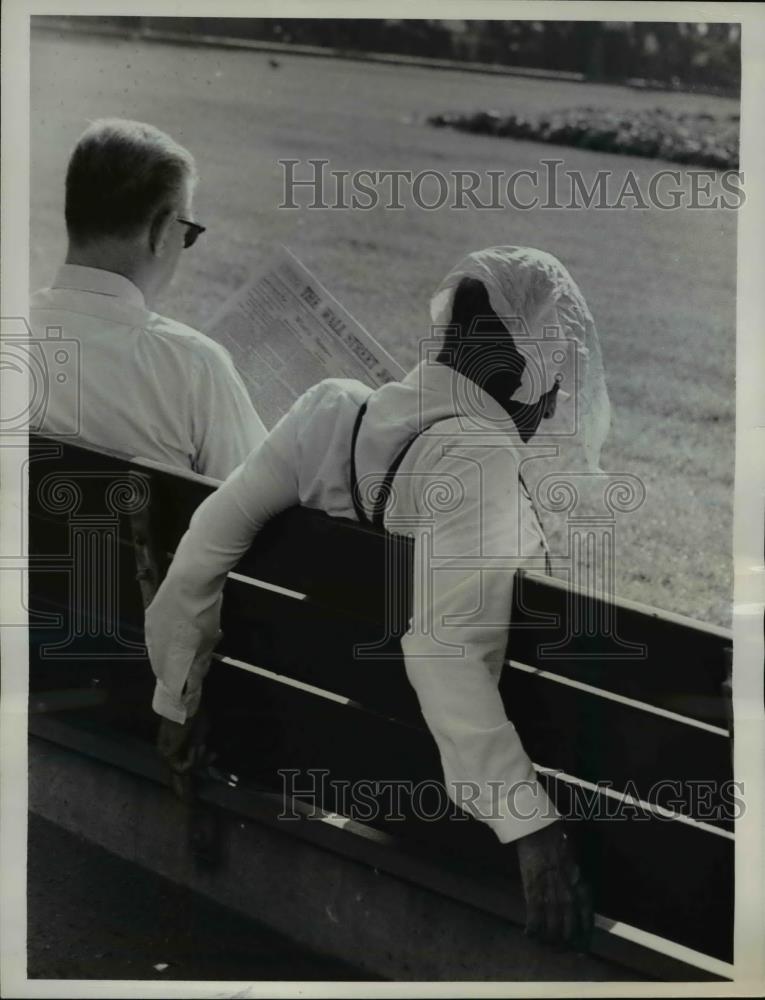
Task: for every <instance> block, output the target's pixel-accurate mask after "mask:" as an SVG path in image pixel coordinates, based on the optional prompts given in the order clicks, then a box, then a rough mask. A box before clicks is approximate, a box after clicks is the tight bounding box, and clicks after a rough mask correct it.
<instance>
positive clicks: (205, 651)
mask: <svg viewBox="0 0 765 1000" xmlns="http://www.w3.org/2000/svg"><path fill="white" fill-rule="evenodd" d="M299 402H300V401H298V403H296V404H295V407H293V409H292V410H290V412H289V413H287V414H286V415H285V417H283V418H282V420H281V421H280V422H279V423H278V424H277V425H276V427H275V428H274V429H273V431H272V432H271V434H270V435H269V436H268V437H267V439H266V440H265V441H264V442H263V443H262V444H261V445H260V446H259V447H258V448H256V449H255V450H254V451H252V452H251V453H250V454H249V456H248V457H247V459H246V460H245V461H244V462H243V463H242V464H241V465H240V466H239V467H238V468H237V469H236V470H235V471H234V472H233V473H232V474H231V476H229V478H228V479H227V480H226V482H225V483H223V484H222V485H221V486H220V487H219V489H217V490H216V491H215V492H214V493H212V494H211V495H210V496H209V497H207V499H206V500H205V501H204V502H203V503H202V504H200V506H199V507H198V508H197V509H196V511H195V512H194V514H193V516H192V518H191V521H190V522H189V527H188V529H187V531H186V533H185V534H184V536H183V538H182V539H181V541H180V543H179V545H178V549H177V551H176V553H175V556H174V558H173V561H172V563H171V565H170V569H169V570H168V573H167V576H166V577H165V579H164V580H163V582H162V585H161V586H160V588H159V590H158V591H157V594H156V596H155V597H154V600H153V601H152V602H151V604H150V605H149V607H148V609H147V611H146V645H147V648H148V651H149V659H150V661H151V666H152V669H153V671H154V674H155V676H156V678H157V683H156V687H155V692H154V699H153V702H152V707H153V709H154V711H155V712H157V713H158V714H159V715H162V716H164V717H165V718H167V719H171V720H173V721H174V722H185V721H186V719H187V718H189V717H191V716H192V715H194V713H195V712H196V710H197V708H198V707H199V701H200V697H201V691H202V681H203V678H204V675H205V674H206V672H207V670H208V668H209V664H210V659H211V657H212V653H213V650H214V648H215V646H216V645H217V643H218V641H219V639H220V637H221V632H220V611H221V603H222V592H223V585H224V583H225V581H226V576H227V574H228V572H229V571H230V570H231V569H232V568H233V567H234V566H235V565H236V563H237V562H238V561H239V559H240V558H241V557H242V556H243V555H244V553H245V552H246V551H247V549H248V548H249V547H250V545H251V544H252V541H253V539H254V537H255V535H256V534H257V533H258V532H259V531H260V529H261V528H262V527H263V526H264V525H265V523H266V522H267V521H268V520H270V519H271V518H272V517H274V516H275V515H276V514H278V513H279V512H280V511H282V510H285V509H286V508H287V507H291V506H293V505H294V504H296V503H297V502H298V480H297V472H296V448H297V444H296V436H295V424H296V421H295V408H296V407H297V406H298V404H299Z"/></svg>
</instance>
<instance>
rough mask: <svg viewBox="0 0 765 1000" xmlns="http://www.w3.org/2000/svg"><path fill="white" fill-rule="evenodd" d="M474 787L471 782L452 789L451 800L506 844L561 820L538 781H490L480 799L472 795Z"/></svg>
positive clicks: (460, 783) (529, 778) (534, 778)
mask: <svg viewBox="0 0 765 1000" xmlns="http://www.w3.org/2000/svg"><path fill="white" fill-rule="evenodd" d="M471 786H472V783H471V782H458V783H455V784H453V785H452V787H451V788H449V794H450V797H451V798H452V799H453V801H454V802H456V804H457V805H458V806H460V808H462V809H463V810H464V811H465V812H467V813H469V814H470V815H471V816H473V817H474V818H475V819H477V820H479V821H480V822H482V823H485V824H486V825H487V826H489V827H490V828H491V829H492V830H493V831H494V833H495V834H496V836H497V838H498V839H499V841H500V842H501V843H503V844H508V843H510V842H511V841H514V840H519V839H520V838H521V837H527V836H529V834H532V833H536V832H537V830H541V829H543V827H545V826H549V825H550V824H551V823H555V822H556V821H557V820H559V819H560V818H561V817H560V813H559V812H558V810H557V809H556V808H555V805H554V803H553V801H552V800H551V799H550V797H549V796H548V795H547V792H546V791H545V790H544V788H543V787H542V785H541V783H540V782H539V780H538V779H537V778H536V777H533V776H532V777H527V778H523V779H520V780H516V781H489V782H487V783H486V784H485V785H483V787H482V788H481V792H480V795H478V796H474V795H472V794H471V792H472V788H471ZM472 787H474V786H472Z"/></svg>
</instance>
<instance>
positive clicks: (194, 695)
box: [151, 681, 202, 725]
mask: <svg viewBox="0 0 765 1000" xmlns="http://www.w3.org/2000/svg"><path fill="white" fill-rule="evenodd" d="M201 697H202V689H201V687H200V688H198V689H197V690H196V691H187V692H186V693H184V694H183V695H182V696H181V697H180V698H177V697H175V696H174V695H173V694H171V693H170V691H168V690H167V688H166V687H165V685H164V684H163V683H162V681H157V683H156V684H155V686H154V697H153V698H152V702H151V707H152V710H153V711H154V712H156V713H157V715H161V716H163V718H165V719H169V720H170V721H171V722H178V723H180V724H181V725H183V723H184V722H186V721H187V720H188V719H190V718H191V717H192V716H193V715H196V712H197V709H198V708H199V702H200V700H201Z"/></svg>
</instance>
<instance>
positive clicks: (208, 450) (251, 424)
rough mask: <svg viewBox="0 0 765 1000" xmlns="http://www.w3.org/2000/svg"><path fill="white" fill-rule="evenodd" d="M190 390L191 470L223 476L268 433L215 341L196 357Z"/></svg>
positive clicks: (238, 378) (239, 379) (225, 354)
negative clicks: (191, 398)
mask: <svg viewBox="0 0 765 1000" xmlns="http://www.w3.org/2000/svg"><path fill="white" fill-rule="evenodd" d="M193 391H194V401H193V403H194V405H193V411H192V423H193V427H192V437H193V441H194V445H195V446H196V455H195V466H194V467H195V470H196V471H197V472H201V473H202V474H203V475H205V476H212V477H213V478H215V479H226V478H227V476H229V474H230V473H231V472H232V471H233V470H234V469H235V468H236V467H237V466H238V465H239V464H240V463H241V462H243V461H244V460H245V458H247V456H248V455H249V454H250V452H251V451H252V450H253V449H254V448H257V447H258V445H259V444H261V442H262V441H263V440H264V439H265V437H266V434H267V433H268V432H267V431H266V428H265V426H264V425H263V421H262V420H261V419H260V417H259V416H258V414H257V413H256V411H255V408H254V406H253V405H252V401H251V400H250V395H249V393H248V392H247V389H246V387H245V384H244V382H243V381H242V377H241V376H240V374H239V372H238V371H237V370H236V368H235V367H234V363H233V361H232V360H231V357H230V355H229V354H228V352H227V351H225V350H224V349H223V348H221V347H219V346H218V345H217V344H214V345H211V348H210V350H209V351H207V352H205V354H204V355H203V356H202V357H200V358H199V359H198V362H197V369H196V375H195V380H194V387H193Z"/></svg>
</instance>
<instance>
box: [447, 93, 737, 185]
mask: <svg viewBox="0 0 765 1000" xmlns="http://www.w3.org/2000/svg"><path fill="white" fill-rule="evenodd" d="M428 122H429V123H430V124H431V125H436V126H440V127H449V128H456V129H460V130H461V131H463V132H473V133H477V134H480V135H496V136H502V137H505V138H510V139H531V140H533V141H535V142H550V143H556V144H558V145H561V146H576V147H578V148H579V149H595V150H599V151H600V152H604V153H623V154H625V155H627V156H648V157H653V158H656V159H661V160H670V161H672V162H675V163H684V164H689V165H691V164H692V165H695V166H702V167H713V168H716V169H718V170H737V169H738V142H739V116H738V115H727V116H725V117H722V116H717V117H716V116H714V115H712V114H708V113H695V114H694V113H681V114H678V113H676V112H671V111H666V110H663V109H661V108H655V109H653V110H650V111H610V110H608V109H603V108H571V109H569V110H565V111H556V112H553V113H552V114H543V115H530V114H528V115H523V114H502V113H500V112H499V111H478V112H474V113H472V114H458V113H449V112H447V113H445V114H438V115H432V116H431V117H430V118H428Z"/></svg>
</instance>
